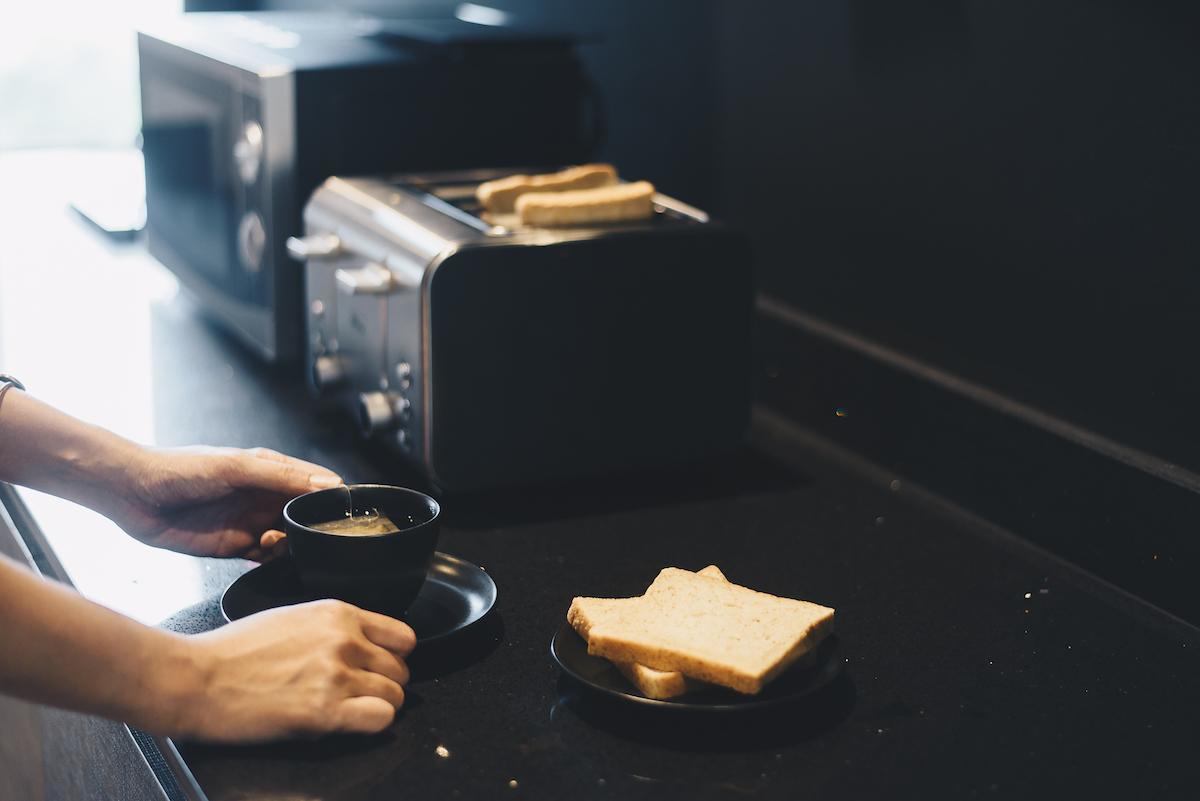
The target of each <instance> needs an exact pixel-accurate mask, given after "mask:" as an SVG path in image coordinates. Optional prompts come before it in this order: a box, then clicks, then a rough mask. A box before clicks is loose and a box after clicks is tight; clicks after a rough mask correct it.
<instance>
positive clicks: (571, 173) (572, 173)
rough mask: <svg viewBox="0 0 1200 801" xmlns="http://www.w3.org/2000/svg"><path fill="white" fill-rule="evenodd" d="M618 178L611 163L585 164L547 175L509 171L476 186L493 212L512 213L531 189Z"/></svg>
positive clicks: (562, 187) (600, 183) (573, 186)
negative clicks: (519, 199)
mask: <svg viewBox="0 0 1200 801" xmlns="http://www.w3.org/2000/svg"><path fill="white" fill-rule="evenodd" d="M616 182H617V171H616V168H614V167H613V166H612V165H611V164H581V165H579V166H578V167H568V168H567V169H565V170H561V171H559V172H552V173H548V174H546V175H509V176H508V177H506V178H497V179H496V180H495V181H485V182H484V183H482V184H480V185H479V186H478V187H477V188H476V190H475V197H476V198H477V199H478V200H479V202H480V203H482V204H483V207H484V209H486V210H487V211H489V212H491V213H492V214H512V213H513V211H514V210H515V209H516V203H517V198H519V197H520V196H521V195H524V194H526V193H527V192H565V191H569V190H572V189H595V188H596V187H599V186H610V185H612V184H615V183H616Z"/></svg>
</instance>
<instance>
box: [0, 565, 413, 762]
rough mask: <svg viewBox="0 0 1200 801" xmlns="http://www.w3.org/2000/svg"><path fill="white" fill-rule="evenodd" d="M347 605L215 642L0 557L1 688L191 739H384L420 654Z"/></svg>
mask: <svg viewBox="0 0 1200 801" xmlns="http://www.w3.org/2000/svg"><path fill="white" fill-rule="evenodd" d="M415 641H416V638H415V636H414V635H413V632H412V629H410V628H409V627H408V626H406V625H405V624H404V623H401V622H400V621H397V620H392V619H391V618H387V617H384V616H382V615H376V614H374V613H372V612H366V611H363V610H360V609H356V608H354V607H352V606H349V605H347V604H343V603H340V602H338V601H317V602H314V603H310V604H303V605H300V606H294V607H285V608H282V609H276V610H272V611H270V612H264V613H262V614H259V615H254V616H252V617H249V618H246V619H245V620H241V621H238V622H235V623H231V624H229V625H228V626H225V627H224V628H221V629H218V630H217V631H214V632H209V633H207V634H200V635H194V636H183V635H179V634H174V633H171V632H167V631H163V630H161V629H155V628H151V627H149V626H144V625H142V624H140V623H138V622H136V621H134V620H131V619H129V618H126V617H123V616H122V615H119V614H117V613H116V612H114V611H112V610H110V609H107V608H105V607H103V606H100V605H98V604H95V603H92V602H91V601H88V600H86V599H84V598H83V597H81V596H80V595H78V594H77V593H75V592H73V591H72V590H70V589H69V588H67V587H64V586H62V585H59V584H56V583H54V582H51V581H46V580H44V579H41V578H39V577H37V576H35V575H33V574H32V573H31V572H30V571H28V570H26V569H25V568H23V567H21V566H20V565H18V564H16V563H15V562H13V561H11V560H9V559H7V558H4V557H2V556H0V691H3V692H5V693H8V694H13V695H17V696H19V697H22V698H26V699H28V700H32V701H36V702H40V703H45V704H50V705H53V706H60V707H65V708H69V709H75V710H78V711H81V712H87V713H91V714H97V715H102V716H105V717H109V718H113V719H116V720H121V721H124V722H127V723H130V724H132V725H134V726H137V727H139V728H142V729H145V730H147V731H150V732H153V733H156V734H164V735H168V736H181V737H186V738H190V739H198V740H208V741H224V742H257V741H264V740H270V739H276V738H279V737H286V736H297V735H315V734H321V733H325V732H333V731H346V732H362V733H369V732H375V731H379V730H381V729H383V728H386V727H387V726H388V725H389V724H390V723H391V721H392V719H393V717H394V715H395V710H396V709H397V708H399V707H400V705H401V704H402V703H403V700H404V690H403V687H402V685H403V684H405V683H406V682H407V681H408V668H407V667H406V666H405V664H404V657H405V656H407V655H408V654H409V653H410V652H411V650H412V648H413V645H414V644H415Z"/></svg>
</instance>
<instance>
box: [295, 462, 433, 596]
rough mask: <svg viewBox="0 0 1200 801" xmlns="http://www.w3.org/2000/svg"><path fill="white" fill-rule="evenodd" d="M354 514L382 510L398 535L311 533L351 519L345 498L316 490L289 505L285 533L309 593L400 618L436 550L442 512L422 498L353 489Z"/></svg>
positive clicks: (398, 490) (377, 487)
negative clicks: (323, 524)
mask: <svg viewBox="0 0 1200 801" xmlns="http://www.w3.org/2000/svg"><path fill="white" fill-rule="evenodd" d="M350 491H351V495H352V497H353V499H354V508H355V511H356V512H357V511H359V510H362V509H368V508H374V509H378V510H379V512H380V514H383V515H386V516H387V517H388V518H389V519H390V520H391V521H392V522H393V523H395V524H396V525H397V526H398V527H399V528H398V529H397V530H396V531H391V532H388V533H386V534H365V535H360V534H355V535H348V534H333V533H330V532H327V531H320V530H319V529H315V528H313V527H312V526H313V525H316V524H320V523H325V522H328V521H331V520H338V519H340V518H344V517H345V516H346V490H345V489H344V488H342V487H334V488H332V489H324V490H318V491H316V492H310V493H308V494H307V495H301V496H299V497H298V498H293V499H292V500H290V501H288V503H287V505H286V506H284V507H283V527H284V531H285V532H287V543H288V549H289V550H290V551H291V553H292V559H294V560H295V562H296V571H297V572H298V573H299V574H300V581H301V583H303V584H304V588H305V589H306V590H308V591H309V592H310V593H312V594H313V595H314V596H317V597H321V598H338V599H341V600H343V601H347V602H349V603H352V604H354V605H355V606H360V607H362V608H364V609H370V610H372V611H375V612H380V613H383V614H386V615H392V616H394V617H399V616H401V615H403V614H404V611H405V610H406V609H408V607H409V606H410V605H411V604H412V602H413V600H414V599H415V598H416V597H417V594H418V593H419V592H420V591H421V586H422V585H423V584H424V583H425V576H426V574H427V573H428V572H429V565H430V562H432V561H433V553H434V550H435V549H436V547H437V539H438V529H439V528H440V527H441V520H440V515H441V507H440V506H439V505H438V502H437V501H435V500H434V499H433V498H430V497H429V496H428V495H425V494H424V493H421V492H417V491H416V490H411V489H405V488H403V487H389V486H385V485H383V484H351V485H350Z"/></svg>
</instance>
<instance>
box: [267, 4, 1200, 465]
mask: <svg viewBox="0 0 1200 801" xmlns="http://www.w3.org/2000/svg"><path fill="white" fill-rule="evenodd" d="M489 4H490V5H493V6H496V7H499V8H503V9H505V10H508V11H511V12H513V13H515V14H517V15H518V16H519V17H521V18H523V19H524V20H527V21H534V22H538V23H541V24H546V25H550V26H556V27H568V28H574V29H580V30H587V31H593V32H596V33H598V34H600V36H601V39H600V41H598V42H596V43H594V44H590V45H588V46H586V47H585V48H583V52H584V54H585V58H586V60H587V62H588V64H589V65H590V67H591V69H592V72H593V75H594V76H595V78H596V80H597V81H598V82H599V84H600V86H601V87H602V89H603V91H604V94H605V97H606V100H607V105H608V108H609V115H608V116H609V121H610V131H609V134H610V135H609V139H608V143H607V145H606V147H605V150H604V152H603V153H601V154H600V155H601V156H602V157H604V158H609V159H612V160H613V161H615V162H616V163H618V165H619V166H620V167H621V169H622V171H623V172H624V173H625V174H627V175H630V176H634V177H646V178H649V179H651V180H653V181H655V182H656V183H657V184H659V185H660V186H661V188H662V189H663V190H664V191H666V192H668V193H671V194H675V195H677V196H679V197H681V198H683V199H685V200H688V201H692V202H694V203H696V204H698V205H701V206H704V207H706V208H709V209H711V210H714V211H716V212H718V213H720V214H721V215H722V216H724V217H725V218H726V219H728V220H730V221H732V222H734V223H735V224H737V225H739V226H741V227H743V228H745V229H746V230H747V231H748V232H750V234H751V235H752V238H753V241H754V244H755V249H756V253H757V263H758V268H759V283H760V286H761V288H762V290H763V291H764V292H765V293H768V294H770V295H773V296H776V297H778V298H780V299H782V300H784V301H785V302H786V303H788V304H790V305H792V306H794V307H796V308H798V309H801V310H803V311H805V312H808V313H811V314H813V315H816V316H818V317H821V318H824V319H826V320H829V321H832V322H835V323H837V324H839V325H842V326H845V327H848V328H850V329H852V330H854V331H856V332H859V333H862V334H864V335H866V336H868V337H870V338H873V339H875V340H877V341H879V342H882V343H884V344H887V345H890V346H892V347H896V348H899V349H901V350H903V351H905V352H907V353H910V354H913V355H916V356H918V357H919V358H922V359H924V360H927V361H929V362H931V363H933V364H934V365H937V366H940V367H943V368H945V369H948V370H950V371H952V372H954V373H957V374H960V375H963V376H965V377H968V378H971V379H974V380H976V381H978V382H980V383H983V384H985V385H987V386H990V387H992V388H994V389H997V390H1000V391H1001V392H1003V393H1004V394H1007V395H1010V396H1013V397H1016V398H1018V399H1022V400H1025V401H1027V402H1029V403H1031V404H1033V405H1034V406H1037V407H1039V408H1042V409H1045V410H1047V411H1050V412H1052V413H1055V414H1058V415H1060V416H1062V417H1065V418H1067V419H1069V420H1071V421H1073V422H1075V423H1077V424H1080V425H1083V426H1086V427H1089V428H1092V429H1094V430H1096V431H1097V432H1099V433H1102V434H1105V435H1108V436H1110V437H1113V438H1115V439H1117V440H1119V441H1121V442H1124V443H1126V444H1129V445H1132V446H1134V447H1138V448H1141V449H1144V450H1147V451H1149V452H1151V453H1152V454H1154V455H1156V456H1158V457H1161V458H1163V459H1167V460H1172V461H1177V462H1179V463H1182V464H1184V465H1187V466H1189V467H1191V468H1193V469H1200V421H1198V420H1197V415H1196V414H1194V413H1193V410H1194V409H1196V408H1197V406H1198V402H1200V382H1198V380H1197V370H1196V369H1195V366H1194V365H1195V363H1196V359H1195V358H1194V357H1193V341H1194V340H1195V338H1196V328H1197V326H1196V324H1195V323H1194V322H1193V321H1194V319H1195V317H1196V315H1195V314H1194V313H1193V308H1194V307H1195V305H1196V302H1197V298H1198V297H1200V275H1198V272H1200V270H1198V268H1200V264H1198V263H1197V262H1198V259H1197V258H1196V254H1197V251H1198V244H1197V226H1196V225H1195V223H1194V220H1195V219H1196V216H1197V212H1198V211H1200V209H1198V206H1200V201H1198V194H1197V191H1196V189H1195V187H1196V184H1197V179H1198V178H1200V163H1198V160H1197V144H1196V143H1197V142H1200V95H1198V94H1197V93H1196V91H1195V90H1194V87H1195V85H1196V78H1197V76H1200V48H1197V47H1196V42H1197V41H1198V34H1200V7H1197V6H1196V5H1195V4H1192V3H1188V2H1182V1H1181V0H1036V1H1035V0H1019V1H1017V2H996V1H995V0H992V1H991V2H988V1H986V0H975V1H974V2H969V1H968V0H910V1H909V2H904V3H896V2H892V1H891V0H829V2H824V1H822V2H817V1H816V0H795V1H794V2H786V3H785V2H765V1H764V0H746V1H743V2H737V3H731V2H717V0H690V1H689V2H682V1H680V0H671V1H670V2H668V0H659V1H658V2H644V0H607V2H603V3H562V2H554V0H492V2H490V3H489ZM260 5H275V6H278V5H289V6H296V5H304V6H310V7H311V6H321V5H325V4H324V3H321V2H319V0H291V2H267V3H264V4H260ZM341 5H342V6H343V7H353V8H360V9H368V8H379V7H381V6H382V7H384V8H387V9H392V10H395V11H397V12H403V11H404V10H406V9H409V8H411V7H412V6H411V4H405V3H398V2H394V3H387V2H385V3H382V4H380V3H362V2H343V3H341ZM433 5H434V6H437V7H441V8H445V9H452V8H453V7H454V5H455V4H454V3H439V4H433ZM429 7H430V4H423V6H422V8H429Z"/></svg>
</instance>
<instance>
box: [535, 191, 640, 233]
mask: <svg viewBox="0 0 1200 801" xmlns="http://www.w3.org/2000/svg"><path fill="white" fill-rule="evenodd" d="M653 214H654V184H652V183H650V182H649V181H637V182H635V183H631V184H615V185H613V186H603V187H600V188H599V189H578V190H574V191H570V192H530V193H528V194H524V195H521V196H520V197H519V198H517V215H518V216H519V217H520V218H521V222H522V223H523V224H525V225H533V226H545V227H552V226H570V225H593V224H596V223H609V222H623V221H627V220H644V219H647V218H649V217H651V216H653Z"/></svg>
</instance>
